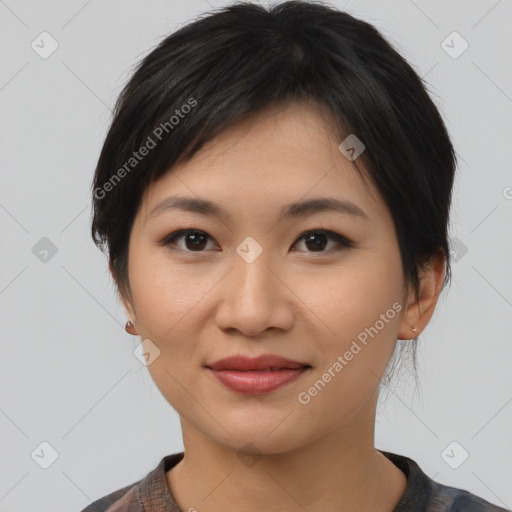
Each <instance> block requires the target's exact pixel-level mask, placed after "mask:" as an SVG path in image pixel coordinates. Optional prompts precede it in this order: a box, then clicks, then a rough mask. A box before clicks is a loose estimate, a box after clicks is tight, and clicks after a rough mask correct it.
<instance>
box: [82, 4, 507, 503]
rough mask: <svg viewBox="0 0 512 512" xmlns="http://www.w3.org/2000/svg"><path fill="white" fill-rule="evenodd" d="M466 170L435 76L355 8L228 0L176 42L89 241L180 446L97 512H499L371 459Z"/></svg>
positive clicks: (118, 127) (102, 171)
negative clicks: (436, 99) (420, 70)
mask: <svg viewBox="0 0 512 512" xmlns="http://www.w3.org/2000/svg"><path fill="white" fill-rule="evenodd" d="M455 167H456V158H455V152H454V149H453V147H452V144H451V141H450V138H449V135H448V133H447V130H446V128H445V125H444V123H443V120H442V118H441V116H440V114H439V112H438V111H437V109H436V108H435V106H434V104H433V102H432V100H431V99H430V97H429V95H428V93H427V92H426V90H425V88H424V85H423V83H422V81H421V79H420V78H419V77H418V76H417V74H416V73H415V72H414V70H413V69H412V68H411V67H410V65H409V64H408V63H407V62H406V61H405V60H404V59H403V58H402V57H401V56H400V55H399V54H398V53H397V52H396V50H394V49H393V47H392V46H391V45H390V44H389V43H388V42H387V41H386V40H385V39H384V38H383V37H382V36H381V35H380V34H379V33H378V31H377V30H376V29H375V28H374V27H373V26H372V25H370V24H368V23H366V22H363V21H360V20H357V19H355V18H354V17H352V16H350V15H348V14H346V13H343V12H340V11H338V10H335V9H334V8H331V7H328V6H325V5H322V4H319V3H318V4H317V3H309V2H286V3H283V4H278V5H276V6H275V7H272V8H270V9H269V10H268V11H267V10H265V9H264V8H263V7H261V6H259V5H257V4H250V3H246V4H236V5H232V6H230V7H227V8H225V9H223V10H220V11H218V12H216V13H213V14H210V15H208V16H205V17H203V18H201V19H199V20H197V21H195V22H194V23H191V24H189V25H187V26H185V27H183V28H181V29H180V30H178V31H177V32H175V33H174V34H171V35H170V36H169V37H167V38H166V39H165V40H163V41H162V42H161V43H160V45H159V46H158V47H157V48H156V49H154V50H153V51H152V52H151V53H150V54H149V55H148V56H147V57H145V58H144V59H143V61H142V62H141V64H140V65H139V67H138V68H137V70H136V71H135V73H134V74H133V76H132V78H131V79H130V81H129V83H128V84H127V85H126V87H125V89H124V90H123V92H122V93H121V96H120V98H119V100H118V102H117V105H116V109H115V114H114V119H113V122H112V125H111V127H110V130H109V132H108V135H107V137H106V140H105V144H104V147H103V149H102V152H101V155H100V158H99V162H98V165H97V169H96V174H95V177H94V183H93V195H94V199H93V206H94V217H93V224H92V233H93V237H94V240H95V242H96V243H97V244H98V245H99V246H100V247H102V248H103V247H104V246H108V249H109V264H110V270H111V273H112V276H113V278H114V280H115V282H116V285H117V287H118V290H119V295H120V298H121V300H122V302H123V305H124V307H125V309H126V314H127V316H128V319H129V321H128V322H127V325H126V330H127V331H128V332H130V333H131V334H134V335H136V336H140V338H141V340H142V347H143V350H142V354H143V357H144V360H145V362H146V364H147V366H148V369H149V372H150V374H151V376H152V378H153V380H154V382H155V384H156V385H157V387H158V388H159V390H160V391H161V393H162V395H163V396H164V397H165V399H166V400H167V401H168V402H169V404H170V405H171V406H172V407H173V408H174V409H175V410H176V411H177V412H178V413H179V415H180V421H181V426H182V432H183V443H184V452H181V453H177V454H173V455H168V456H166V457H164V458H163V459H162V460H161V462H160V464H159V465H158V467H157V468H155V469H154V470H153V471H152V472H150V473H149V474H148V475H147V476H146V477H145V478H143V479H141V480H140V481H138V482H136V483H134V484H131V485H128V486H126V487H124V488H122V489H119V490H117V491H115V492H113V493H111V494H109V495H108V496H105V497H103V498H101V499H99V500H97V501H96V502H95V503H93V504H91V505H90V506H89V507H87V508H86V509H85V511H84V512H92V511H101V510H105V511H106V510H108V511H109V512H120V511H124V510H130V511H142V510H146V511H163V510H169V511H195V510H197V511H201V512H204V511H208V512H217V511H226V510H237V511H256V510H257V511H260V510H286V511H295V510H300V511H303V510H308V511H318V510H336V511H340V512H348V511H358V512H360V511H372V512H375V511H382V512H388V511H389V512H390V511H417V510H425V511H429V512H434V511H436V512H437V511H444V510H453V511H455V510H464V511H472V510H473V511H477V510H478V511H484V510H485V511H499V510H505V509H503V508H500V507H498V506H495V505H493V504H491V503H489V502H487V501H485V500H483V499H482V498H480V497H477V496H475V495H473V494H471V493H470V492H468V491H466V490H462V489H457V488H453V487H448V486H446V485H443V484H440V483H437V482H435V481H433V480H432V479H430V478H429V477H427V476H426V475H425V473H423V471H422V470H421V469H420V468H419V466H418V465H417V464H416V462H415V461H413V460H412V459H410V458H408V457H405V456H402V455H398V454H394V453H390V452H385V451H379V450H377V449H376V448H375V446H374V427H375V413H376V406H377V399H378V396H379V391H380V387H381V384H382V383H385V382H386V381H387V380H388V379H389V375H388V372H387V369H388V368H389V367H390V366H392V364H391V365H390V361H392V360H393V356H394V353H395V349H396V347H397V346H398V345H397V340H410V345H409V346H410V349H411V350H412V351H413V354H414V350H415V343H416V338H417V336H418V335H419V334H420V333H421V332H422V331H423V330H424V329H425V327H426V325H427V324H428V322H429V320H430V318H431V317H432V314H433V312H434V309H435V307H436V303H437V300H438V297H439V294H440V292H441V290H442V289H443V286H444V285H445V284H446V283H448V281H449V277H450V253H449V247H448V238H447V232H448V219H449V210H450V200H451V194H452V184H453V179H454V172H455ZM320 242H322V243H320ZM413 359H414V358H413Z"/></svg>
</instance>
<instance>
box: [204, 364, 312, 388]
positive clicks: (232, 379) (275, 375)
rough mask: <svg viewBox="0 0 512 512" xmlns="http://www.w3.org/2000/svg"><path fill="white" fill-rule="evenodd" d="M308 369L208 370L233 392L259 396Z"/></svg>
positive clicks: (297, 376)
mask: <svg viewBox="0 0 512 512" xmlns="http://www.w3.org/2000/svg"><path fill="white" fill-rule="evenodd" d="M308 369H309V368H304V367H303V368H296V369H283V370H276V371H240V370H238V371H237V370H212V369H209V370H210V372H211V373H212V374H213V375H214V376H215V378H216V379H217V380H219V381H220V382H221V383H222V384H224V386H226V387H228V388H229V389H232V390H233V391H237V392H239V393H245V394H249V395H261V394H264V393H269V392H270V391H274V389H278V388H280V387H281V386H285V385H286V384H289V383H290V382H293V381H294V380H297V379H298V378H299V377H300V376H301V375H302V374H303V373H304V372H305V371H306V370H308Z"/></svg>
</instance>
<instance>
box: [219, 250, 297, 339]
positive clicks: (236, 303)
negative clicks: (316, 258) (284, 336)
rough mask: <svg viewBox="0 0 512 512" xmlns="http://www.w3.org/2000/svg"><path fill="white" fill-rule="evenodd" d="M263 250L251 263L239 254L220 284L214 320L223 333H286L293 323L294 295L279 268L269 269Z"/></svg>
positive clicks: (258, 334) (255, 335) (248, 334)
mask: <svg viewBox="0 0 512 512" xmlns="http://www.w3.org/2000/svg"><path fill="white" fill-rule="evenodd" d="M269 263H270V261H269V258H267V256H266V254H265V251H264V252H263V253H262V254H261V255H260V256H259V257H258V258H257V259H256V260H255V261H252V262H250V263H249V262H247V261H245V260H244V259H243V258H242V257H240V256H239V255H236V257H235V258H234V266H233V268H232V269H231V271H230V272H228V274H227V275H226V277H225V278H224V279H223V280H222V281H223V282H222V283H221V289H220V293H221V299H220V301H221V303H220V305H219V307H218V308H217V311H216V315H215V321H216V324H217V326H218V327H219V328H220V329H222V330H224V331H230V330H236V331H238V332H240V333H243V334H244V335H246V336H250V337H258V336H262V335H263V334H264V333H265V331H267V330H268V331H274V330H275V329H279V330H288V329H290V328H291V326H292V324H293V318H294V314H293V305H292V301H293V292H292V291H291V290H290V287H289V285H288V286H287V283H285V279H284V276H283V275H282V273H281V274H280V272H279V269H275V268H271V266H270V265H269Z"/></svg>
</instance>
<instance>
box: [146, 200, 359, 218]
mask: <svg viewBox="0 0 512 512" xmlns="http://www.w3.org/2000/svg"><path fill="white" fill-rule="evenodd" d="M169 210H183V211H187V212H191V213H199V214H201V215H213V216H216V217H219V218H221V217H223V218H224V219H226V220H230V219H231V218H232V217H233V215H232V214H230V213H229V212H228V211H227V210H225V209H224V208H223V207H222V206H219V205H217V204H215V203H212V202H211V201H208V200H207V199H197V198H194V197H182V196H175V197H168V198H167V199H164V200H163V201H160V202H159V203H158V204H156V205H155V206H154V207H153V208H152V209H151V211H150V212H149V214H148V215H147V217H146V220H148V219H149V218H151V217H154V216H156V215H158V214H160V213H163V212H167V211H169ZM320 212H339V213H344V214H348V215H354V216H357V217H361V218H363V219H365V220H368V215H367V214H366V213H365V212H364V211H363V210H362V209H361V208H359V206H357V205H355V204H354V203H352V202H351V201H349V200H348V199H338V198H335V197H322V198H315V199H308V200H307V201H301V202H297V203H290V204H287V205H284V206H283V207H282V208H281V212H280V215H279V218H278V221H281V220H283V219H286V218H290V217H304V216H306V215H309V214H313V213H320Z"/></svg>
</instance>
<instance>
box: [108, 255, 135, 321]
mask: <svg viewBox="0 0 512 512" xmlns="http://www.w3.org/2000/svg"><path fill="white" fill-rule="evenodd" d="M108 268H109V270H110V274H111V275H112V279H113V280H114V282H117V279H116V274H115V271H114V267H113V266H112V262H109V264H108ZM118 295H119V298H120V299H121V304H122V306H123V309H124V312H125V315H126V318H127V319H128V320H131V321H133V320H135V310H134V308H133V305H132V303H131V301H130V300H129V299H128V298H126V297H124V296H123V294H121V293H120V292H119V290H118Z"/></svg>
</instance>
